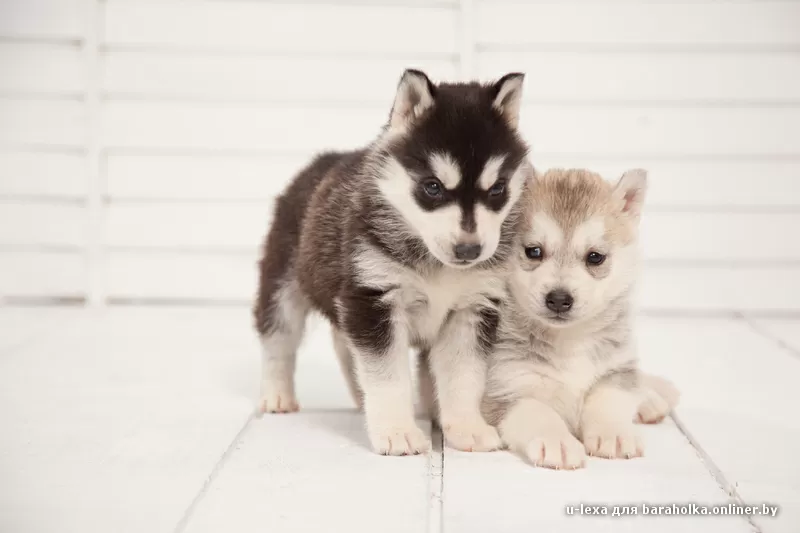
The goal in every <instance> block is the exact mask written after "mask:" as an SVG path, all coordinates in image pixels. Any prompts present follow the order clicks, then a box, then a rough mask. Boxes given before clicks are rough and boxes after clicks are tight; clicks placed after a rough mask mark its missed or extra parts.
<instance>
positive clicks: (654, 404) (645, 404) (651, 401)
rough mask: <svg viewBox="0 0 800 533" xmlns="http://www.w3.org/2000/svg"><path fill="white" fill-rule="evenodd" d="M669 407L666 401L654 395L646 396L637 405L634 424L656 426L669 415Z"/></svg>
mask: <svg viewBox="0 0 800 533" xmlns="http://www.w3.org/2000/svg"><path fill="white" fill-rule="evenodd" d="M670 410H671V407H670V405H669V403H667V401H666V400H665V399H664V398H662V397H661V396H659V395H658V394H656V393H650V394H647V396H646V397H645V398H644V399H643V400H642V403H640V404H639V410H638V411H637V412H636V422H639V423H640V424H658V423H659V422H661V421H662V420H664V418H665V417H666V416H667V415H668V414H669V413H670Z"/></svg>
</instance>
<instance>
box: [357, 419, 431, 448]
mask: <svg viewBox="0 0 800 533" xmlns="http://www.w3.org/2000/svg"><path fill="white" fill-rule="evenodd" d="M368 433H369V440H370V442H371V443H372V449H373V450H375V453H379V454H381V455H417V454H420V453H425V452H427V451H428V450H430V449H431V441H430V440H429V439H428V437H427V436H426V435H425V433H423V431H422V430H421V429H419V427H417V425H416V424H415V423H414V422H411V423H409V424H405V425H395V426H384V427H380V428H376V429H374V430H369V431H368Z"/></svg>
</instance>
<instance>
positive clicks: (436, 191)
mask: <svg viewBox="0 0 800 533" xmlns="http://www.w3.org/2000/svg"><path fill="white" fill-rule="evenodd" d="M420 184H421V186H422V190H423V191H425V194H427V195H428V196H430V197H431V198H441V197H442V195H443V194H444V186H443V185H442V182H441V181H439V180H438V179H436V178H425V179H424V180H422V181H421V182H420Z"/></svg>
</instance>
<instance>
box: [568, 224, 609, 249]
mask: <svg viewBox="0 0 800 533" xmlns="http://www.w3.org/2000/svg"><path fill="white" fill-rule="evenodd" d="M605 233H606V223H605V221H604V220H603V217H602V216H594V217H592V218H590V219H589V220H587V221H586V222H583V223H582V224H581V225H580V226H578V227H577V228H575V231H574V232H573V234H572V248H573V249H574V250H575V251H577V252H579V253H583V252H585V251H586V250H588V249H589V248H591V247H592V246H598V245H600V244H602V243H603V241H604V239H603V237H604V235H605Z"/></svg>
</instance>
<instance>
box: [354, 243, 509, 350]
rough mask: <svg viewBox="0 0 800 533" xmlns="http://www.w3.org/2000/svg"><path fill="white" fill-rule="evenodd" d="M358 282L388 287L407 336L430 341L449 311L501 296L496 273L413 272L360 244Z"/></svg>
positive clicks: (501, 281) (440, 269)
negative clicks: (361, 246)
mask: <svg viewBox="0 0 800 533" xmlns="http://www.w3.org/2000/svg"><path fill="white" fill-rule="evenodd" d="M355 267H356V272H357V275H358V278H359V281H360V282H362V283H364V284H366V285H369V286H374V287H376V288H384V289H386V288H390V287H391V288H392V290H391V296H390V298H391V300H392V302H393V303H394V304H395V309H394V312H396V313H400V315H401V316H397V317H396V318H399V319H400V320H401V321H402V322H403V323H405V324H406V326H407V328H408V333H409V336H410V338H411V339H413V340H416V341H421V342H423V343H426V344H430V343H431V342H432V341H433V340H434V339H435V338H436V336H437V335H438V333H439V331H440V330H441V327H442V325H443V324H444V322H445V320H447V317H448V315H449V314H450V312H453V311H459V310H462V309H469V308H474V307H477V306H480V305H491V302H490V301H489V299H490V298H496V299H502V297H503V295H504V286H505V282H504V279H503V278H502V277H501V275H500V274H498V273H497V272H492V271H488V270H477V269H464V270H456V269H452V268H438V269H434V270H431V271H429V272H417V271H414V270H411V269H408V268H405V267H403V266H402V265H400V264H398V263H397V262H395V261H392V260H391V259H389V258H387V257H386V256H385V255H383V254H381V253H380V252H379V251H377V250H375V249H372V248H369V247H364V248H362V249H361V250H360V251H359V254H358V255H357V257H356V260H355Z"/></svg>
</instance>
